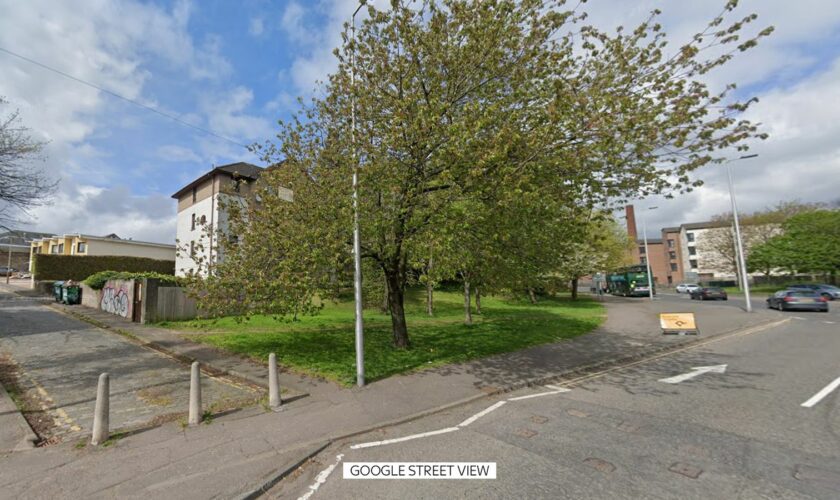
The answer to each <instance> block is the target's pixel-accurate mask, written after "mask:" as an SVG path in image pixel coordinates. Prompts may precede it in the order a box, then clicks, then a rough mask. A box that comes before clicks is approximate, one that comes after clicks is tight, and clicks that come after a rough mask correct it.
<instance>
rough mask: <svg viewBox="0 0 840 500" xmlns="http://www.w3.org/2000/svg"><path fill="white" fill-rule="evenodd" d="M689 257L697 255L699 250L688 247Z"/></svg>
mask: <svg viewBox="0 0 840 500" xmlns="http://www.w3.org/2000/svg"><path fill="white" fill-rule="evenodd" d="M688 255H697V249H696V248H694V247H688Z"/></svg>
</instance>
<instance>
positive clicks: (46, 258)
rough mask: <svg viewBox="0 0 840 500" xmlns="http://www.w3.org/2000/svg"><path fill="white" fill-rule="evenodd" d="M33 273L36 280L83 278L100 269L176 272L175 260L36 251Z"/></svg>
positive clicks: (78, 279)
mask: <svg viewBox="0 0 840 500" xmlns="http://www.w3.org/2000/svg"><path fill="white" fill-rule="evenodd" d="M32 267H33V269H32V273H33V275H34V276H35V280H36V281H41V280H74V281H82V280H84V279H85V278H87V277H88V276H90V275H92V274H95V273H97V272H99V271H108V270H112V271H125V272H136V273H137V272H155V273H161V274H165V275H174V274H175V261H174V260H158V259H148V258H145V257H125V256H118V255H52V254H46V253H43V254H42V253H39V254H35V256H34V259H33V266H32Z"/></svg>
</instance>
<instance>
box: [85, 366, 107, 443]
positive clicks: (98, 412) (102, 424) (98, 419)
mask: <svg viewBox="0 0 840 500" xmlns="http://www.w3.org/2000/svg"><path fill="white" fill-rule="evenodd" d="M110 393H111V382H110V380H109V378H108V374H107V373H103V374H102V375H100V376H99V384H98V385H97V386H96V409H95V410H94V411H93V434H92V435H91V437H90V444H92V445H93V446H98V445H100V444H102V443H104V442H105V441H107V440H108V425H109V416H110V403H109V401H108V399H109V398H110V396H111V394H110Z"/></svg>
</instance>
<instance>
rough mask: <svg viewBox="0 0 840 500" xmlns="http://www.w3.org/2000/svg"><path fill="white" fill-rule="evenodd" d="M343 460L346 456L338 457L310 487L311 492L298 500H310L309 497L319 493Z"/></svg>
mask: <svg viewBox="0 0 840 500" xmlns="http://www.w3.org/2000/svg"><path fill="white" fill-rule="evenodd" d="M342 458H344V455H341V454H339V455H336V457H335V463H334V464H332V465H330V466H329V467H327V468H326V469H324V470H322V471H321V472H320V473H319V474H318V476H317V477H316V478H315V482H314V483H313V484H312V485H311V486H310V487H309V491H307V492H306V493H304V494H303V495H301V496H300V497H299V498H298V500H308V499H309V497H311V496H312V495H313V494H314V493H315V492H316V491H318V488H320V487H321V485H322V484H324V483H326V482H327V478H328V477H330V474H332V471H333V470H335V468H336V467H338V464H339V463H340V462H341V459H342Z"/></svg>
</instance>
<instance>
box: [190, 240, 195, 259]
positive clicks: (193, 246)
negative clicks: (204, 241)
mask: <svg viewBox="0 0 840 500" xmlns="http://www.w3.org/2000/svg"><path fill="white" fill-rule="evenodd" d="M190 257H195V240H192V241H190Z"/></svg>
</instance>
